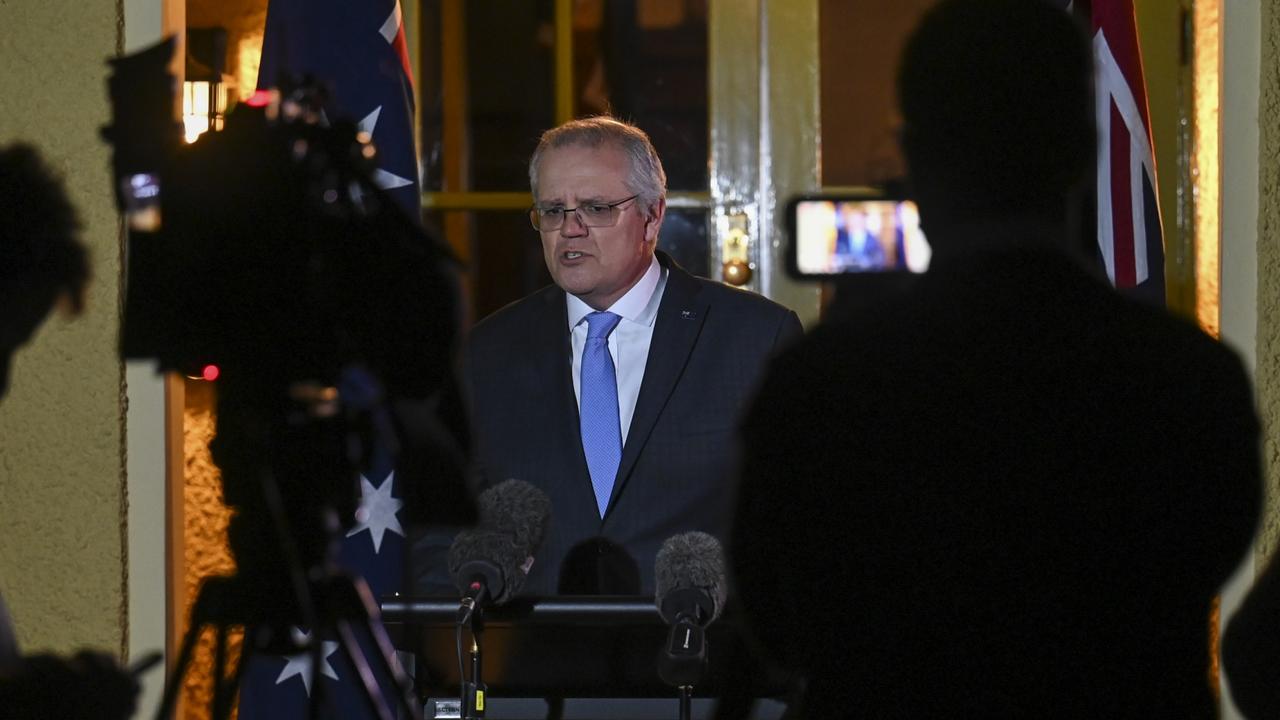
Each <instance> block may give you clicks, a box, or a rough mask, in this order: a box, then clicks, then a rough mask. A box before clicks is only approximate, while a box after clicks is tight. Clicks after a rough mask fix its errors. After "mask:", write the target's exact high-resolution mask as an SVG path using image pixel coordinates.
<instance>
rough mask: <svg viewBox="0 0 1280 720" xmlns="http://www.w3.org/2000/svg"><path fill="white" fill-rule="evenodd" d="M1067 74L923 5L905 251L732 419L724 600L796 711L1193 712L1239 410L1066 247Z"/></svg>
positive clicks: (1072, 51) (1165, 325) (1083, 83)
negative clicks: (864, 300) (927, 254)
mask: <svg viewBox="0 0 1280 720" xmlns="http://www.w3.org/2000/svg"><path fill="white" fill-rule="evenodd" d="M1090 77H1091V59H1090V50H1089V45H1088V43H1087V40H1086V39H1085V37H1084V36H1083V34H1082V33H1081V32H1080V30H1079V29H1078V28H1077V27H1076V26H1075V25H1074V23H1073V22H1072V20H1071V18H1070V17H1069V16H1068V15H1067V14H1066V13H1063V12H1062V11H1061V10H1059V9H1056V8H1054V7H1052V6H1051V5H1049V4H1048V3H1044V2H1036V1H1033V0H948V1H946V2H942V3H940V4H939V5H938V6H936V7H935V8H934V9H933V10H931V11H930V12H929V13H928V14H927V15H926V17H925V19H924V20H923V22H922V24H921V26H920V27H919V29H918V30H917V31H916V32H915V34H914V35H913V36H912V38H911V40H910V41H909V43H908V45H907V49H906V51H905V55H904V58H903V61H902V66H901V69H900V75H899V93H900V94H899V99H900V103H901V109H902V118H903V122H904V126H903V147H904V150H905V155H906V159H907V163H908V166H909V168H910V178H911V181H912V183H913V187H914V191H915V194H916V197H917V199H918V202H919V207H920V213H921V218H922V221H923V223H924V231H925V233H926V234H927V235H928V237H929V239H930V241H931V242H932V243H933V245H934V249H935V253H934V256H933V262H932V265H931V266H930V268H929V270H928V272H927V273H926V274H925V275H923V276H922V277H920V278H919V279H918V280H916V281H915V282H914V283H913V285H912V286H911V287H909V288H908V289H906V290H905V291H903V292H902V293H901V294H899V295H897V296H894V297H888V298H883V299H881V300H879V301H878V304H877V305H876V306H875V307H874V308H872V309H871V310H865V309H864V310H860V311H859V312H855V313H853V314H852V315H851V316H850V317H849V318H847V319H845V320H843V321H842V322H841V323H840V324H831V325H828V326H823V327H820V328H818V329H817V330H816V331H815V332H814V333H812V334H811V335H810V336H809V337H808V338H806V339H805V340H804V341H802V342H801V343H799V344H798V345H797V346H796V347H795V348H793V349H792V350H791V351H789V352H787V353H784V355H783V356H782V357H781V358H779V360H778V361H777V362H776V363H775V364H774V365H773V366H772V367H771V369H770V371H769V373H768V375H767V378H766V380H765V381H764V382H763V383H762V388H761V391H760V395H759V397H758V400H757V401H756V404H755V406H754V408H753V410H752V411H751V412H750V413H749V415H748V420H747V421H746V423H745V437H744V441H743V445H744V447H745V448H746V457H745V460H744V462H743V467H744V477H743V485H742V487H741V488H740V492H739V498H740V501H739V514H738V517H737V525H736V527H735V531H734V534H733V542H732V544H731V554H732V557H733V565H734V567H735V570H736V573H737V574H736V579H737V587H738V590H739V593H740V595H741V598H742V600H743V602H744V605H745V606H746V608H747V610H748V612H749V614H750V616H751V622H752V627H753V628H754V629H755V631H756V632H757V634H758V635H760V637H761V638H762V640H763V641H764V643H765V645H766V646H767V647H768V648H769V649H770V650H771V651H772V652H773V653H774V654H775V655H776V656H777V657H778V658H779V659H780V660H782V661H783V662H784V663H785V664H787V665H790V666H791V667H793V668H797V669H799V670H800V671H801V672H802V673H803V674H804V675H805V676H806V677H807V680H808V690H807V698H806V703H805V708H804V711H805V714H804V716H805V717H875V718H891V717H894V718H896V717H904V718H908V717H909V718H919V717H988V718H990V717H1019V718H1023V717H1035V718H1044V717H1072V718H1085V717H1107V718H1116V717H1125V718H1156V717H1159V718H1175V717H1177V718H1186V717H1198V718H1209V717H1214V716H1215V708H1214V698H1213V695H1212V693H1211V690H1210V688H1209V684H1208V671H1209V659H1210V647H1209V638H1208V628H1209V612H1210V608H1211V606H1212V601H1213V597H1214V595H1215V593H1216V592H1217V591H1218V588H1219V586H1220V585H1221V584H1222V583H1223V582H1224V581H1225V580H1226V578H1227V577H1228V575H1229V574H1230V573H1231V571H1232V570H1233V569H1234V568H1235V567H1236V565H1237V564H1238V563H1239V561H1240V559H1241V557H1242V556H1243V554H1244V553H1245V551H1246V550H1247V548H1248V547H1249V539H1250V537H1251V536H1252V534H1253V531H1254V527H1255V522H1256V518H1257V513H1258V509H1259V496H1260V471H1259V446H1258V442H1259V437H1258V423H1257V420H1256V418H1255V415H1254V412H1253V403H1252V393H1251V390H1250V386H1249V383H1248V381H1247V379H1246V376H1245V374H1244V372H1243V370H1242V368H1241V364H1240V362H1239V360H1238V359H1237V358H1236V357H1235V356H1234V355H1233V354H1232V353H1231V352H1229V351H1228V350H1226V349H1225V348H1223V347H1222V346H1221V345H1219V344H1218V343H1217V342H1215V341H1214V340H1212V339H1210V338H1209V337H1207V336H1205V335H1204V334H1203V333H1202V332H1201V331H1200V330H1199V329H1197V328H1195V327H1194V326H1192V325H1190V324H1189V323H1186V322H1183V321H1181V320H1178V319H1175V318H1173V317H1171V316H1169V315H1168V314H1166V312H1165V311H1164V310H1162V309H1159V308H1153V307H1149V306H1146V305H1140V304H1138V303H1136V302H1133V301H1130V300H1127V299H1126V298H1124V297H1122V296H1120V295H1119V294H1117V293H1116V292H1115V291H1114V290H1113V289H1112V288H1111V287H1110V286H1109V285H1108V284H1107V283H1106V281H1105V279H1104V278H1103V277H1102V276H1101V274H1100V273H1099V272H1097V271H1096V270H1094V269H1093V268H1092V267H1091V266H1090V259H1089V258H1088V257H1087V256H1085V255H1084V254H1083V253H1080V252H1078V251H1077V250H1075V248H1077V247H1078V246H1079V245H1080V243H1079V242H1077V241H1074V240H1073V238H1074V236H1075V235H1074V233H1072V232H1071V230H1070V228H1071V225H1070V223H1068V222H1067V215H1068V213H1067V208H1068V207H1069V202H1068V200H1069V198H1070V197H1071V194H1072V190H1073V188H1075V187H1076V186H1077V184H1078V183H1079V182H1080V181H1082V180H1083V179H1084V178H1085V177H1086V175H1087V172H1088V169H1089V168H1090V166H1091V159H1092V152H1093V149H1094V134H1095V132H1094V120H1093V109H1092V104H1091V93H1090ZM855 290H856V286H848V287H845V288H842V290H841V291H842V292H850V291H855Z"/></svg>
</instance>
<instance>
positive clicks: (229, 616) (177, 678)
mask: <svg viewBox="0 0 1280 720" xmlns="http://www.w3.org/2000/svg"><path fill="white" fill-rule="evenodd" d="M290 393H291V394H295V395H296V393H295V392H294V391H293V390H291V391H290ZM272 397H273V395H272V393H270V392H264V388H263V387H262V386H260V385H253V384H248V383H232V384H230V385H228V386H226V388H225V392H220V393H219V399H218V436H217V438H216V439H215V440H214V442H213V443H211V444H210V450H211V451H212V452H213V455H214V459H215V461H216V462H217V464H218V466H219V467H220V468H221V469H222V472H223V492H224V497H225V499H226V502H227V504H228V505H230V506H232V507H235V508H237V513H236V515H235V516H234V518H233V520H232V524H231V526H230V528H229V530H228V536H229V539H230V541H231V547H232V551H233V553H234V554H235V556H236V559H237V565H238V570H237V572H236V574H235V575H233V576H230V577H220V578H211V579H209V580H207V581H206V582H205V584H204V585H203V587H202V588H201V590H200V594H199V596H198V598H197V600H196V603H195V606H194V609H193V611H192V617H191V622H190V627H189V628H188V630H187V633H186V635H185V637H184V638H183V643H182V647H181V649H180V651H179V654H178V659H177V663H176V664H175V666H174V670H173V675H172V676H171V678H170V682H169V684H168V685H167V687H166V688H165V694H164V699H163V701H162V704H161V707H160V710H159V712H158V713H157V720H164V719H167V718H170V717H172V714H173V710H174V706H175V703H176V701H177V694H178V691H179V689H180V688H181V685H182V680H183V677H184V675H185V674H186V672H187V671H188V669H189V667H190V663H191V659H192V655H193V653H194V650H195V646H196V644H197V642H198V640H199V638H200V635H201V633H202V631H203V630H204V629H205V628H207V627H211V628H213V629H214V633H215V635H214V668H213V699H212V708H211V709H212V717H213V718H214V719H215V720H221V719H222V718H227V717H230V714H231V710H232V707H233V706H234V704H235V697H236V693H237V692H238V690H239V688H240V684H241V680H242V679H243V674H244V672H245V669H246V668H247V667H248V665H249V660H250V659H251V657H252V656H253V655H254V654H256V653H271V654H289V653H291V652H297V651H298V650H304V651H305V652H307V653H308V654H309V655H310V659H311V663H310V675H311V676H310V677H308V678H306V681H307V685H308V687H309V688H312V690H313V691H312V692H311V696H310V702H309V717H311V718H318V717H320V711H321V708H322V706H323V695H324V691H323V688H322V685H323V683H320V682H317V681H316V675H317V674H318V673H319V672H320V670H321V668H322V667H323V653H322V650H321V648H322V647H323V640H324V639H325V638H328V637H334V638H336V639H337V640H338V647H339V649H340V650H341V652H342V656H343V657H345V658H346V660H347V661H348V663H349V664H350V666H351V668H352V669H353V670H354V671H355V674H356V676H357V677H358V678H359V682H360V690H361V694H362V698H363V700H364V703H365V706H366V707H367V709H368V710H369V711H370V713H371V714H372V716H373V717H376V718H378V719H379V720H395V718H396V717H397V716H396V714H395V713H394V711H393V707H392V706H393V705H399V707H400V708H401V709H403V710H404V711H405V715H404V717H409V718H414V719H415V720H420V719H421V717H422V712H421V709H420V708H419V707H418V706H417V703H416V702H415V701H414V699H413V693H412V689H411V687H410V683H409V680H408V679H407V677H406V676H405V674H404V672H403V670H402V669H401V668H400V665H399V663H398V662H397V661H396V658H395V654H394V652H395V651H394V648H393V647H392V645H391V642H390V639H389V638H388V636H387V634H386V631H385V630H384V629H383V627H382V625H381V623H380V621H379V619H378V617H379V610H378V607H377V604H376V603H375V602H374V600H373V598H372V597H371V594H370V593H369V590H368V587H367V586H366V585H365V584H364V582H363V581H362V580H360V579H358V578H355V577H352V576H350V575H348V574H345V573H342V572H340V571H338V570H337V569H336V567H335V564H334V562H333V558H332V554H333V549H334V547H335V546H336V538H337V536H338V533H339V531H340V527H339V523H338V522H337V517H338V516H339V515H340V514H343V513H344V512H345V515H346V516H347V517H352V516H353V515H354V493H353V488H352V487H351V486H350V482H349V472H348V471H347V468H348V467H349V462H347V461H349V460H350V458H347V457H345V453H347V452H349V451H350V448H351V447H353V445H354V444H353V443H352V442H351V439H350V438H347V437H345V436H346V434H347V431H348V429H347V425H346V424H344V423H343V422H341V421H339V420H335V419H334V416H333V415H332V414H326V413H317V412H315V410H316V408H315V407H308V406H306V405H303V406H298V405H296V404H293V403H292V401H291V400H286V401H284V402H283V403H281V404H276V403H273V402H272V401H271V398H272ZM335 448H336V450H335ZM286 498H287V500H286ZM286 509H287V510H286ZM236 626H242V627H244V628H246V637H245V643H244V645H243V646H242V648H243V649H242V651H241V653H240V658H239V662H238V663H237V664H236V666H235V669H234V673H233V674H229V673H228V658H227V655H228V653H227V635H228V632H229V630H230V629H231V628H232V627H236ZM297 626H305V627H307V628H308V629H309V630H310V636H309V638H308V639H301V638H292V637H291V635H292V633H291V629H292V628H295V627H297ZM359 633H363V634H364V636H365V637H367V638H368V639H370V640H371V641H372V643H373V645H374V648H375V650H374V652H372V653H370V655H371V656H372V659H373V660H374V662H375V663H376V664H374V665H371V663H370V658H369V657H366V654H365V652H364V650H363V649H362V648H361V646H360V642H359ZM375 669H376V670H378V671H379V672H381V673H382V674H383V676H384V677H389V678H391V679H392V680H393V681H394V683H395V685H396V688H397V692H396V693H395V695H396V698H394V702H393V703H391V704H389V703H388V702H387V701H386V699H385V698H384V697H383V694H382V692H381V688H380V687H379V686H378V682H377V679H376V677H375V675H374V670H375Z"/></svg>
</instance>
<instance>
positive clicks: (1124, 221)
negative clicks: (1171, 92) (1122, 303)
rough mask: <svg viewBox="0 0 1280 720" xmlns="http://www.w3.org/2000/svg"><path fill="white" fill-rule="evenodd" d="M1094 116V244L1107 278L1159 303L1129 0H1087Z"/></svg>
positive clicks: (1150, 170)
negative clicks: (1095, 151)
mask: <svg viewBox="0 0 1280 720" xmlns="http://www.w3.org/2000/svg"><path fill="white" fill-rule="evenodd" d="M1090 5H1091V7H1090V13H1089V14H1090V28H1091V31H1092V36H1093V37H1092V40H1093V56H1094V72H1095V73H1096V82H1095V90H1094V92H1095V97H1096V102H1097V108H1096V110H1097V119H1098V161H1097V205H1096V207H1097V233H1098V249H1099V251H1100V253H1101V255H1102V260H1103V264H1104V265H1105V266H1106V270H1107V277H1108V278H1110V280H1111V283H1112V284H1113V285H1114V286H1115V287H1116V288H1117V289H1119V290H1121V291H1122V292H1125V293H1126V294H1129V295H1132V296H1135V297H1139V298H1141V299H1144V300H1147V301H1149V302H1152V303H1154V304H1159V305H1164V302H1165V297H1164V239H1163V233H1162V232H1161V226H1160V205H1159V202H1158V199H1157V196H1156V187H1157V185H1156V163H1155V155H1154V150H1153V144H1152V140H1151V120H1150V116H1149V112H1148V109H1147V90H1146V84H1145V83H1144V81H1143V75H1142V56H1141V55H1140V54H1139V50H1138V31H1137V23H1136V20H1135V16H1134V10H1133V0H1093V1H1092V3H1090Z"/></svg>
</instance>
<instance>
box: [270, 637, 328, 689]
mask: <svg viewBox="0 0 1280 720" xmlns="http://www.w3.org/2000/svg"><path fill="white" fill-rule="evenodd" d="M293 637H294V639H295V640H297V641H298V642H299V644H301V643H305V642H306V641H307V640H308V639H309V638H310V637H311V633H306V632H302V630H301V629H299V628H294V629H293ZM337 650H338V643H336V642H332V641H329V640H325V641H324V642H322V643H320V674H321V675H324V676H325V677H327V678H333V679H334V680H337V679H338V673H337V671H335V670H334V669H333V666H332V665H330V664H329V656H330V655H332V654H334V653H335V652H337ZM284 659H285V666H284V669H283V670H281V671H280V677H278V678H276V684H277V685H279V684H280V683H282V682H284V681H285V680H288V679H289V678H291V677H293V676H294V675H297V676H299V677H301V678H302V686H303V687H304V688H306V690H307V697H311V653H310V652H301V653H298V654H297V655H286V656H285V658H284Z"/></svg>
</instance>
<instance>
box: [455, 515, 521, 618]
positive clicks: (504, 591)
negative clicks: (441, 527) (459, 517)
mask: <svg viewBox="0 0 1280 720" xmlns="http://www.w3.org/2000/svg"><path fill="white" fill-rule="evenodd" d="M528 559H529V555H528V553H527V552H526V551H525V550H523V549H522V548H520V547H519V546H518V545H517V544H516V543H515V541H514V540H513V539H512V537H511V536H510V535H506V534H503V533H495V532H488V531H485V530H480V529H476V530H464V531H462V532H460V533H458V537H457V538H456V539H454V541H453V545H452V546H450V547H449V576H450V577H452V578H453V582H454V585H456V586H457V588H458V592H459V593H461V594H462V595H467V594H468V593H469V592H470V591H471V589H472V588H471V585H472V583H473V582H475V581H476V579H477V577H478V578H479V579H480V580H481V582H483V584H484V589H485V591H486V592H487V593H488V598H487V602H486V603H485V604H490V603H503V602H506V601H507V600H510V599H511V597H512V596H514V595H515V594H516V593H517V592H519V591H520V587H521V586H522V585H523V584H524V579H525V577H526V576H527V572H526V571H525V570H524V569H523V568H524V566H525V564H526V563H527V562H528Z"/></svg>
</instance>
